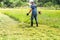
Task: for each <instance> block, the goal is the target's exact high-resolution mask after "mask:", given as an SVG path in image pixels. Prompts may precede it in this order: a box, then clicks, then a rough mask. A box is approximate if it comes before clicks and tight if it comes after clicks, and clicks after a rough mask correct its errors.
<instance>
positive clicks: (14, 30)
mask: <svg viewBox="0 0 60 40" xmlns="http://www.w3.org/2000/svg"><path fill="white" fill-rule="evenodd" d="M38 10H41V13H42V14H41V15H40V14H38V22H39V27H36V26H35V21H34V26H33V27H31V26H30V16H31V14H30V15H29V16H26V13H27V12H28V11H29V9H28V8H24V9H23V8H20V9H2V10H1V9H0V12H1V14H5V15H8V16H9V17H10V18H12V19H13V20H10V19H9V18H6V17H5V16H3V15H2V18H1V17H0V20H3V21H2V22H3V24H2V25H0V26H2V27H0V40H60V10H42V9H38ZM9 20H10V21H9ZM12 21H18V22H17V24H16V22H12ZM2 22H0V24H1V23H2ZM12 24H14V25H13V26H12Z"/></svg>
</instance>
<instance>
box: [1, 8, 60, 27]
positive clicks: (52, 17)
mask: <svg viewBox="0 0 60 40" xmlns="http://www.w3.org/2000/svg"><path fill="white" fill-rule="evenodd" d="M38 10H40V11H41V13H42V14H41V15H39V14H38V22H39V24H42V25H48V26H51V27H55V28H60V10H41V9H39V8H38ZM1 11H2V10H1ZM28 11H29V9H28V8H21V9H12V10H9V9H8V10H4V11H2V12H3V13H4V14H6V15H9V16H10V17H11V18H13V19H15V20H18V21H19V22H20V23H21V22H23V23H29V24H30V16H31V14H30V15H29V16H27V15H26V13H27V12H28ZM34 23H35V21H34Z"/></svg>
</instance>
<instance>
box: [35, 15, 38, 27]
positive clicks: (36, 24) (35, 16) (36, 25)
mask: <svg viewBox="0 0 60 40" xmlns="http://www.w3.org/2000/svg"><path fill="white" fill-rule="evenodd" d="M35 21H36V26H37V27H38V20H37V16H35Z"/></svg>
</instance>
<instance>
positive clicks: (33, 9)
mask: <svg viewBox="0 0 60 40" xmlns="http://www.w3.org/2000/svg"><path fill="white" fill-rule="evenodd" d="M31 11H32V14H31V26H33V19H35V21H36V26H37V27H38V19H37V6H36V4H35V3H34V2H31V10H30V11H29V12H28V13H27V16H28V15H29V13H30V12H31ZM39 13H40V12H39Z"/></svg>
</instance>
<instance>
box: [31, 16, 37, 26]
mask: <svg viewBox="0 0 60 40" xmlns="http://www.w3.org/2000/svg"><path fill="white" fill-rule="evenodd" d="M33 19H35V21H36V26H38V20H37V15H31V26H33Z"/></svg>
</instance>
